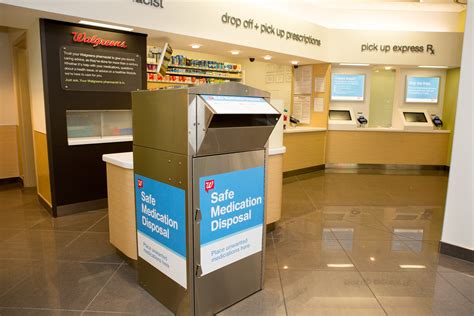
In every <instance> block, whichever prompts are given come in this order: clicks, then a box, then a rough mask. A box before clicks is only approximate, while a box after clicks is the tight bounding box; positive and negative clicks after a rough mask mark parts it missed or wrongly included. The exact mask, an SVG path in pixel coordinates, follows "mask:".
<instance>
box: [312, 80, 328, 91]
mask: <svg viewBox="0 0 474 316" xmlns="http://www.w3.org/2000/svg"><path fill="white" fill-rule="evenodd" d="M324 91H326V80H325V79H324V77H316V78H314V92H324Z"/></svg>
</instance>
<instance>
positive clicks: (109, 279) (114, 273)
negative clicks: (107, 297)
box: [81, 262, 123, 316]
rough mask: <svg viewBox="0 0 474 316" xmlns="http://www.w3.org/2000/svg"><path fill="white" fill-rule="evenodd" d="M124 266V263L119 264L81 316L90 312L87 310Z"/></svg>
mask: <svg viewBox="0 0 474 316" xmlns="http://www.w3.org/2000/svg"><path fill="white" fill-rule="evenodd" d="M122 266H123V262H122V263H120V264H119V266H118V267H117V268H116V269H115V271H114V272H113V273H112V275H111V276H110V277H109V278H108V279H107V281H106V282H105V283H104V285H103V286H102V288H101V289H100V290H99V291H98V292H97V293H96V294H95V295H94V297H93V298H92V299H91V301H90V302H89V304H87V306H86V307H85V308H84V310H83V311H82V313H81V316H82V315H84V313H85V312H88V311H87V309H88V308H89V307H90V306H91V304H92V303H93V302H94V300H95V299H96V298H97V297H98V296H99V294H100V293H101V292H102V291H103V290H104V289H105V287H106V286H107V285H108V284H109V283H110V281H112V278H113V277H114V276H115V275H116V274H117V272H118V270H120V268H121V267H122Z"/></svg>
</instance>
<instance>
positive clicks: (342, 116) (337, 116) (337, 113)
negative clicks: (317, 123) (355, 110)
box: [329, 110, 352, 121]
mask: <svg viewBox="0 0 474 316" xmlns="http://www.w3.org/2000/svg"><path fill="white" fill-rule="evenodd" d="M329 119H330V120H331V121H352V117H351V112H350V111H347V110H329Z"/></svg>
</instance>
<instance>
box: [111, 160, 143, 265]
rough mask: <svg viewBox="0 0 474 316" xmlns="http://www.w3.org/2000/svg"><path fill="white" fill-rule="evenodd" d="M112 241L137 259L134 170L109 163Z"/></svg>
mask: <svg viewBox="0 0 474 316" xmlns="http://www.w3.org/2000/svg"><path fill="white" fill-rule="evenodd" d="M107 194H108V203H109V233H110V243H111V244H112V245H114V246H115V247H117V249H118V250H120V251H121V252H123V253H124V254H125V255H126V256H127V257H129V258H131V259H134V260H137V233H136V219H135V204H134V203H135V192H134V190H133V170H131V169H125V168H120V167H117V166H115V165H112V164H110V163H107Z"/></svg>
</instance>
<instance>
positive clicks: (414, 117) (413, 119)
mask: <svg viewBox="0 0 474 316" xmlns="http://www.w3.org/2000/svg"><path fill="white" fill-rule="evenodd" d="M403 116H404V117H405V121H407V122H409V123H427V122H428V119H427V118H426V116H425V113H423V112H403Z"/></svg>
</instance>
